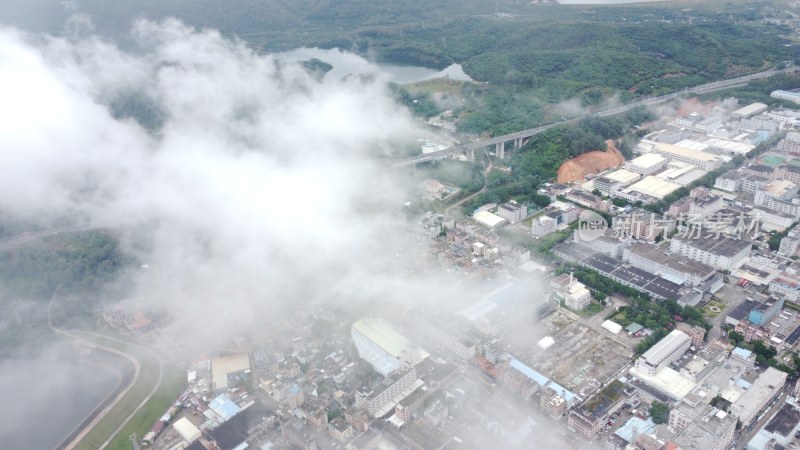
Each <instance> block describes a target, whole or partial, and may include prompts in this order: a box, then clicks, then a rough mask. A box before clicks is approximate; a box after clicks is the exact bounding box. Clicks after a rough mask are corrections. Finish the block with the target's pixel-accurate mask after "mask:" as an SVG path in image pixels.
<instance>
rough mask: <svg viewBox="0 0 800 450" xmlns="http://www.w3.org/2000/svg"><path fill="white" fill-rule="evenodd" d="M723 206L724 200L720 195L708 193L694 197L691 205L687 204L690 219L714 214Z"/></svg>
mask: <svg viewBox="0 0 800 450" xmlns="http://www.w3.org/2000/svg"><path fill="white" fill-rule="evenodd" d="M724 206H725V202H724V201H723V200H722V197H720V196H718V195H714V194H709V195H706V196H703V197H700V198H696V199H694V201H693V202H692V203H691V205H689V216H690V217H691V218H692V219H699V218H702V217H706V216H709V215H711V214H714V213H715V212H717V211H719V210H720V209H722V208H723V207H724Z"/></svg>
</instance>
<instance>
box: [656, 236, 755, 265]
mask: <svg viewBox="0 0 800 450" xmlns="http://www.w3.org/2000/svg"><path fill="white" fill-rule="evenodd" d="M669 250H670V251H671V252H673V253H680V254H682V255H684V256H686V257H688V258H691V259H693V260H695V261H698V262H701V263H703V264H707V265H709V266H711V267H714V268H716V269H717V270H732V269H735V268H736V267H738V266H739V265H741V263H742V262H743V261H744V259H745V258H747V257H748V256H750V250H751V244H750V243H749V242H747V241H742V240H738V239H732V238H728V237H726V238H722V239H686V238H678V237H674V238H672V240H671V241H670V246H669Z"/></svg>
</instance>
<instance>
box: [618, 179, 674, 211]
mask: <svg viewBox="0 0 800 450" xmlns="http://www.w3.org/2000/svg"><path fill="white" fill-rule="evenodd" d="M680 188H681V185H680V184H677V183H673V182H671V181H667V180H665V179H663V178H659V177H657V176H655V175H648V176H646V177H644V178H643V179H642V180H640V181H638V182H636V183H634V184H632V185H630V186H629V187H627V188H625V189H622V190H619V191H617V192H616V193H615V194H614V195H615V196H616V197H619V198H622V199H625V200H628V201H629V202H633V203H636V202H642V203H643V204H645V205H649V204H652V203H655V202H657V201H660V200H663V199H664V197H666V196H667V195H669V194H671V193H673V192H675V191H677V190H678V189H680Z"/></svg>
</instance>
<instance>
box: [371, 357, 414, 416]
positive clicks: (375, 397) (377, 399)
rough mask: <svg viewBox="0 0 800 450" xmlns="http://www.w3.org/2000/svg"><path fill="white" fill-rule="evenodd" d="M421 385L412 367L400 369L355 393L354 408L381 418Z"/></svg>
mask: <svg viewBox="0 0 800 450" xmlns="http://www.w3.org/2000/svg"><path fill="white" fill-rule="evenodd" d="M422 384H423V383H422V380H419V379H418V378H417V371H416V369H415V368H414V367H410V368H407V369H401V370H400V371H398V372H397V373H395V374H394V375H393V376H391V377H388V378H384V379H383V380H381V381H379V382H378V383H377V384H376V385H375V386H373V387H371V388H369V389H362V390H360V391H358V392H356V408H359V409H361V410H363V411H366V412H367V413H368V414H369V415H370V416H372V417H381V416H383V415H385V414H387V413H388V412H390V411H391V410H392V409H394V407H395V406H396V404H397V403H398V402H399V401H400V400H402V399H404V398H405V397H407V396H409V395H410V394H411V393H412V392H414V391H415V390H416V389H417V388H418V387H420V386H421V385H422Z"/></svg>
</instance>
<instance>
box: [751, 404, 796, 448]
mask: <svg viewBox="0 0 800 450" xmlns="http://www.w3.org/2000/svg"><path fill="white" fill-rule="evenodd" d="M798 433H800V410H798V409H797V406H796V405H793V404H791V403H784V404H783V406H781V409H780V410H779V411H778V412H777V413H776V414H775V415H774V416H772V418H771V419H770V421H769V422H767V424H766V425H764V427H763V428H762V429H760V430H758V433H756V435H755V436H753V438H752V439H750V442H748V443H747V449H748V450H750V449H786V448H792V447H793V446H794V445H792V447H790V444H792V443H793V442H794V441H795V437H796V435H797V434H798Z"/></svg>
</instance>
